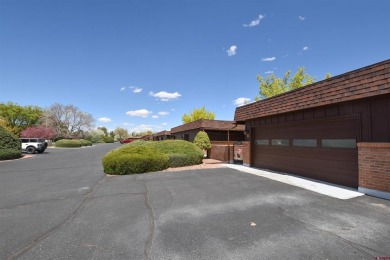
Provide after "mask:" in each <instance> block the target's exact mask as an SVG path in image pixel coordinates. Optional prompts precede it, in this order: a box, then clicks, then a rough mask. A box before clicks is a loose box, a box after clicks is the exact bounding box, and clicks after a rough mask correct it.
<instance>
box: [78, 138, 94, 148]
mask: <svg viewBox="0 0 390 260" xmlns="http://www.w3.org/2000/svg"><path fill="white" fill-rule="evenodd" d="M79 141H80V143H81V146H92V142H91V141H89V140H85V139H80V140H79Z"/></svg>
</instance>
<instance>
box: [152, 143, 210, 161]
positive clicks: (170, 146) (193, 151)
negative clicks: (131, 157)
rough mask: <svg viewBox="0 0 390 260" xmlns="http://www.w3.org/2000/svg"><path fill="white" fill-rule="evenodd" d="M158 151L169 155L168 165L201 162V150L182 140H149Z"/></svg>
mask: <svg viewBox="0 0 390 260" xmlns="http://www.w3.org/2000/svg"><path fill="white" fill-rule="evenodd" d="M149 145H153V146H155V147H156V148H157V149H158V150H159V151H161V152H162V153H165V154H167V155H168V156H169V164H170V165H169V166H170V167H182V166H188V165H196V164H201V163H202V160H203V151H202V150H201V149H200V148H199V147H198V146H196V145H195V144H193V143H190V142H187V141H183V140H166V141H160V142H149Z"/></svg>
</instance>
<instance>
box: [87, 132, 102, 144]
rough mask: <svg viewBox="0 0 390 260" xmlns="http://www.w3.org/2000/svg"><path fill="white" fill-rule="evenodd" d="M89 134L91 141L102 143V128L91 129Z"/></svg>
mask: <svg viewBox="0 0 390 260" xmlns="http://www.w3.org/2000/svg"><path fill="white" fill-rule="evenodd" d="M89 135H90V140H91V142H92V143H104V132H103V131H102V130H100V129H95V130H91V131H90V132H89Z"/></svg>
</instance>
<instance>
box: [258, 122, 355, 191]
mask: <svg viewBox="0 0 390 260" xmlns="http://www.w3.org/2000/svg"><path fill="white" fill-rule="evenodd" d="M253 130H254V131H252V133H254V135H253V138H254V139H253V143H252V144H253V146H252V147H253V151H252V152H253V157H252V161H253V164H254V165H253V166H255V167H258V168H266V169H271V170H276V171H282V172H286V173H292V174H296V175H300V176H304V177H308V178H314V179H319V180H322V181H327V182H332V183H336V184H340V185H345V186H350V187H357V186H358V161H357V149H356V147H355V148H328V147H327V148H325V147H321V140H322V139H353V140H356V139H357V132H358V131H357V120H356V118H353V119H346V120H332V121H329V120H328V121H315V122H309V123H306V124H304V123H300V124H296V123H293V124H291V123H290V124H285V125H283V126H280V125H276V126H260V127H258V128H255V129H253ZM266 139H267V140H269V145H258V144H259V143H261V142H256V140H266ZM272 139H288V140H289V146H273V145H271V144H272V142H271V140H272ZM293 139H315V140H317V144H318V146H317V147H294V146H292V140H293Z"/></svg>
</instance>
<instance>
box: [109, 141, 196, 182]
mask: <svg viewBox="0 0 390 260" xmlns="http://www.w3.org/2000/svg"><path fill="white" fill-rule="evenodd" d="M202 159H203V151H202V150H201V149H199V148H198V147H197V146H196V145H194V144H193V143H190V142H187V141H182V140H166V141H159V142H154V141H148V142H146V141H134V142H132V143H129V144H126V145H123V146H121V147H119V148H117V149H114V150H111V151H110V152H108V153H107V154H106V155H105V156H104V157H103V160H102V164H103V169H104V172H105V173H107V174H119V175H123V174H133V173H144V172H154V171H161V170H164V169H166V168H168V167H181V166H187V165H194V164H200V163H202Z"/></svg>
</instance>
